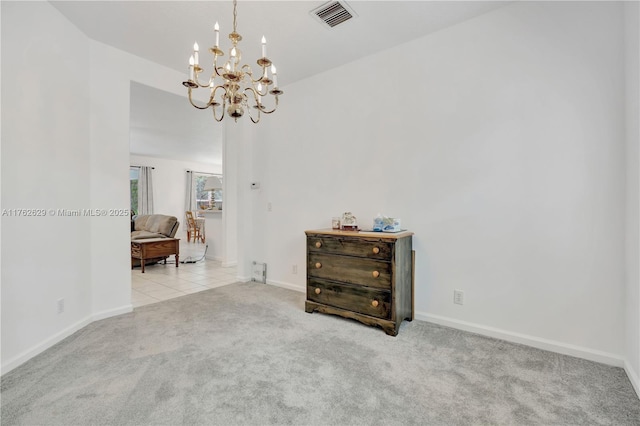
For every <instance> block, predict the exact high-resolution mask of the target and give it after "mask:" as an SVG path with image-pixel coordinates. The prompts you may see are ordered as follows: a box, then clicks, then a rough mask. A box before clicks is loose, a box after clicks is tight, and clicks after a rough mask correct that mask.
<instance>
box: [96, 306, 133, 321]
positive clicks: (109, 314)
mask: <svg viewBox="0 0 640 426" xmlns="http://www.w3.org/2000/svg"><path fill="white" fill-rule="evenodd" d="M132 311H133V305H131V304H129V305H125V306H122V307H120V308H115V309H109V310H107V311H102V312H97V313H95V314H93V315H91V321H100V320H102V319H105V318H111V317H115V316H116V315H122V314H128V313H129V312H132Z"/></svg>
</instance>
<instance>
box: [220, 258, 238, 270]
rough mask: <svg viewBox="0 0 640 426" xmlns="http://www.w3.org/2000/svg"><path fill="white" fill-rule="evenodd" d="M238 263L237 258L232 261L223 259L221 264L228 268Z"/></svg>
mask: <svg viewBox="0 0 640 426" xmlns="http://www.w3.org/2000/svg"><path fill="white" fill-rule="evenodd" d="M236 265H238V261H237V260H233V261H230V262H224V261H223V262H222V265H221V266H222V267H223V268H228V267H230V266H236Z"/></svg>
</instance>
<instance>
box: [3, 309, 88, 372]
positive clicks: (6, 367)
mask: <svg viewBox="0 0 640 426" xmlns="http://www.w3.org/2000/svg"><path fill="white" fill-rule="evenodd" d="M89 324H91V317H90V316H88V317H86V318H83V319H81V320H80V321H78V322H76V323H75V324H72V325H70V326H69V327H67V328H65V329H64V330H62V331H60V332H59V333H56V334H54V335H53V336H51V337H49V338H48V339H46V340H45V341H43V342H40V343H38V344H37V345H35V346H34V347H32V348H31V349H28V350H26V351H24V352H23V353H21V354H20V355H18V356H16V357H14V358H12V359H10V360H9V361H7V362H6V363H3V364H2V367H1V369H2V372H1V374H2V375H4V374H6V373H8V372H9V371H11V370H13V369H14V368H16V367H19V366H20V365H22V364H24V363H25V362H27V361H29V360H30V359H31V358H33V357H34V356H36V355H38V354H40V353H42V352H44V351H46V350H47V349H49V348H50V347H52V346H53V345H55V344H56V343H58V342H60V341H62V340H64V339H66V338H67V337H69V336H71V335H72V334H73V333H75V332H76V331H78V330H80V329H82V328H83V327H86V326H87V325H89Z"/></svg>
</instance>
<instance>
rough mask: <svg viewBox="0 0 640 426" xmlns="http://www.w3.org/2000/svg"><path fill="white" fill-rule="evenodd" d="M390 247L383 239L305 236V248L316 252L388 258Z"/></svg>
mask: <svg viewBox="0 0 640 426" xmlns="http://www.w3.org/2000/svg"><path fill="white" fill-rule="evenodd" d="M392 248H393V244H391V243H388V242H384V241H375V240H363V239H354V238H340V237H327V236H320V235H318V236H315V235H314V236H309V237H307V250H308V251H310V252H317V253H327V254H340V255H343V256H357V257H367V258H370V259H380V260H389V259H391V256H392Z"/></svg>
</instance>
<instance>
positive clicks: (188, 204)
mask: <svg viewBox="0 0 640 426" xmlns="http://www.w3.org/2000/svg"><path fill="white" fill-rule="evenodd" d="M185 194H186V195H187V196H186V200H185V204H184V210H185V211H192V212H193V211H195V210H196V191H195V185H194V184H193V172H192V171H189V170H187V190H186V192H185Z"/></svg>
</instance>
